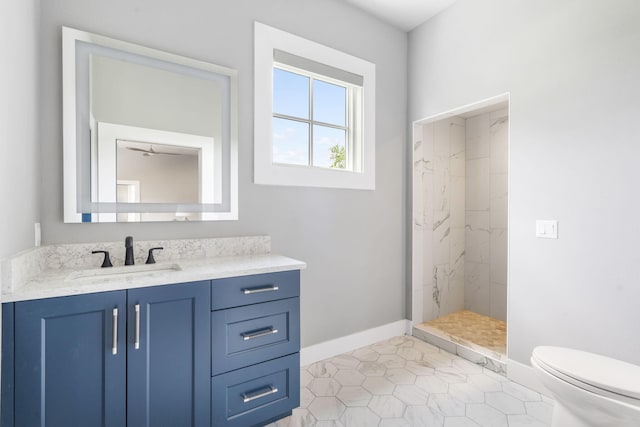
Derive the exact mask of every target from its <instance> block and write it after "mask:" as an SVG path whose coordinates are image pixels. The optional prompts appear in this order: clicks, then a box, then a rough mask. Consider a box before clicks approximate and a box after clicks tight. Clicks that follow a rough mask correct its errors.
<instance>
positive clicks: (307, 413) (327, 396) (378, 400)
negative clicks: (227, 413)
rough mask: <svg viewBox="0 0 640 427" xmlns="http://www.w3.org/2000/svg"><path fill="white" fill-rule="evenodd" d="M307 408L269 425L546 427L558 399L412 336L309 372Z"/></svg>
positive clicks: (304, 374)
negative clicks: (552, 399) (551, 398)
mask: <svg viewBox="0 0 640 427" xmlns="http://www.w3.org/2000/svg"><path fill="white" fill-rule="evenodd" d="M300 383H301V384H300V385H301V397H300V407H299V408H297V409H295V410H294V411H293V414H292V416H290V417H287V418H283V419H281V420H279V421H278V422H276V423H272V424H269V426H268V427H307V426H314V427H328V426H333V427H341V426H344V427H375V426H378V427H392V426H393V427H401V426H402V427H407V426H412V427H413V426H420V427H478V426H484V427H524V426H527V427H543V426H549V425H550V424H551V412H552V409H553V401H551V400H549V399H547V398H546V397H544V396H541V395H540V394H539V393H536V392H534V391H531V390H529V389H527V388H525V387H522V386H521V385H519V384H516V383H514V382H512V381H509V380H508V379H507V378H505V377H503V376H500V375H498V374H496V373H494V372H492V371H489V370H487V369H484V368H482V367H480V366H478V365H476V364H474V363H471V362H468V361H467V360H465V359H462V358H460V357H458V356H455V355H453V354H450V353H447V352H445V351H442V350H440V349H438V348H437V347H435V346H432V345H431V344H427V343H425V342H423V341H420V340H418V339H417V338H414V337H410V336H403V337H395V338H392V339H390V340H387V341H382V342H379V343H377V344H374V345H371V346H368V347H364V348H361V349H359V350H356V351H353V352H351V353H346V354H342V355H340V356H336V357H333V358H331V359H327V360H323V361H321V362H317V363H314V364H312V365H309V366H306V367H302V368H301V375H300Z"/></svg>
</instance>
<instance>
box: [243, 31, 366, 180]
mask: <svg viewBox="0 0 640 427" xmlns="http://www.w3.org/2000/svg"><path fill="white" fill-rule="evenodd" d="M254 29H255V34H254V40H255V45H254V61H255V64H254V65H255V75H254V182H255V183H256V184H266V185H289V186H303V187H329V188H350V189H358V190H374V189H375V163H376V160H375V105H376V103H375V81H376V80H375V65H374V64H372V63H370V62H368V61H365V60H363V59H360V58H356V57H355V56H352V55H349V54H346V53H344V52H340V51H338V50H335V49H332V48H330V47H327V46H324V45H321V44H319V43H316V42H313V41H310V40H307V39H304V38H302V37H298V36H295V35H293V34H289V33H287V32H285V31H281V30H278V29H276V28H273V27H269V26H267V25H264V24H261V23H259V22H255V26H254ZM274 49H278V50H282V51H285V52H289V53H291V54H294V55H298V56H301V57H304V58H308V59H310V60H313V61H316V62H320V63H322V64H326V65H329V66H332V67H334V68H338V69H342V70H345V71H349V72H351V73H354V74H357V75H360V76H362V77H363V105H362V110H363V126H362V132H363V138H362V149H363V151H364V152H363V153H362V157H361V158H362V164H361V172H354V171H348V170H342V169H335V168H334V169H329V168H318V167H309V166H295V165H283V164H274V163H273V142H272V135H273V132H272V117H273V66H274V61H273V51H274Z"/></svg>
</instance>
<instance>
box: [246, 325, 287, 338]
mask: <svg viewBox="0 0 640 427" xmlns="http://www.w3.org/2000/svg"><path fill="white" fill-rule="evenodd" d="M277 333H278V330H277V329H275V328H274V327H273V326H271V327H269V328H266V329H260V330H259V331H255V332H243V333H241V334H240V335H242V339H243V340H244V341H249V340H252V339H254V338H260V337H265V336H267V335H272V334H277Z"/></svg>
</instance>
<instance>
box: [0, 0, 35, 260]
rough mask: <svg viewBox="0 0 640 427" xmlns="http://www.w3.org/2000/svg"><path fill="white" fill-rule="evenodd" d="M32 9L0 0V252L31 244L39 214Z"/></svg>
mask: <svg viewBox="0 0 640 427" xmlns="http://www.w3.org/2000/svg"><path fill="white" fill-rule="evenodd" d="M38 9H39V2H38V0H3V1H2V2H0V52H1V55H2V65H0V94H1V95H0V258H2V257H5V256H8V255H11V254H13V253H15V252H18V251H21V250H23V249H27V248H29V247H32V246H33V245H34V223H35V222H38V220H39V218H38V202H39V199H38V196H39V194H38V190H39V186H40V182H39V180H40V174H39V171H38V161H39V156H38V151H39V149H40V141H39V140H38V104H39V100H38V84H37V83H38V78H37V72H38V34H39V29H38V24H39V21H38V18H39V15H38Z"/></svg>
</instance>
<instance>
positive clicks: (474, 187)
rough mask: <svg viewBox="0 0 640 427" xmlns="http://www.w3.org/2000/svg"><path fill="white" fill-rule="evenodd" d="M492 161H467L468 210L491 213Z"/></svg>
mask: <svg viewBox="0 0 640 427" xmlns="http://www.w3.org/2000/svg"><path fill="white" fill-rule="evenodd" d="M490 170H491V161H490V159H489V158H481V159H471V160H467V168H466V182H467V192H466V198H465V201H466V210H467V211H489V209H490V208H491V177H490Z"/></svg>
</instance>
